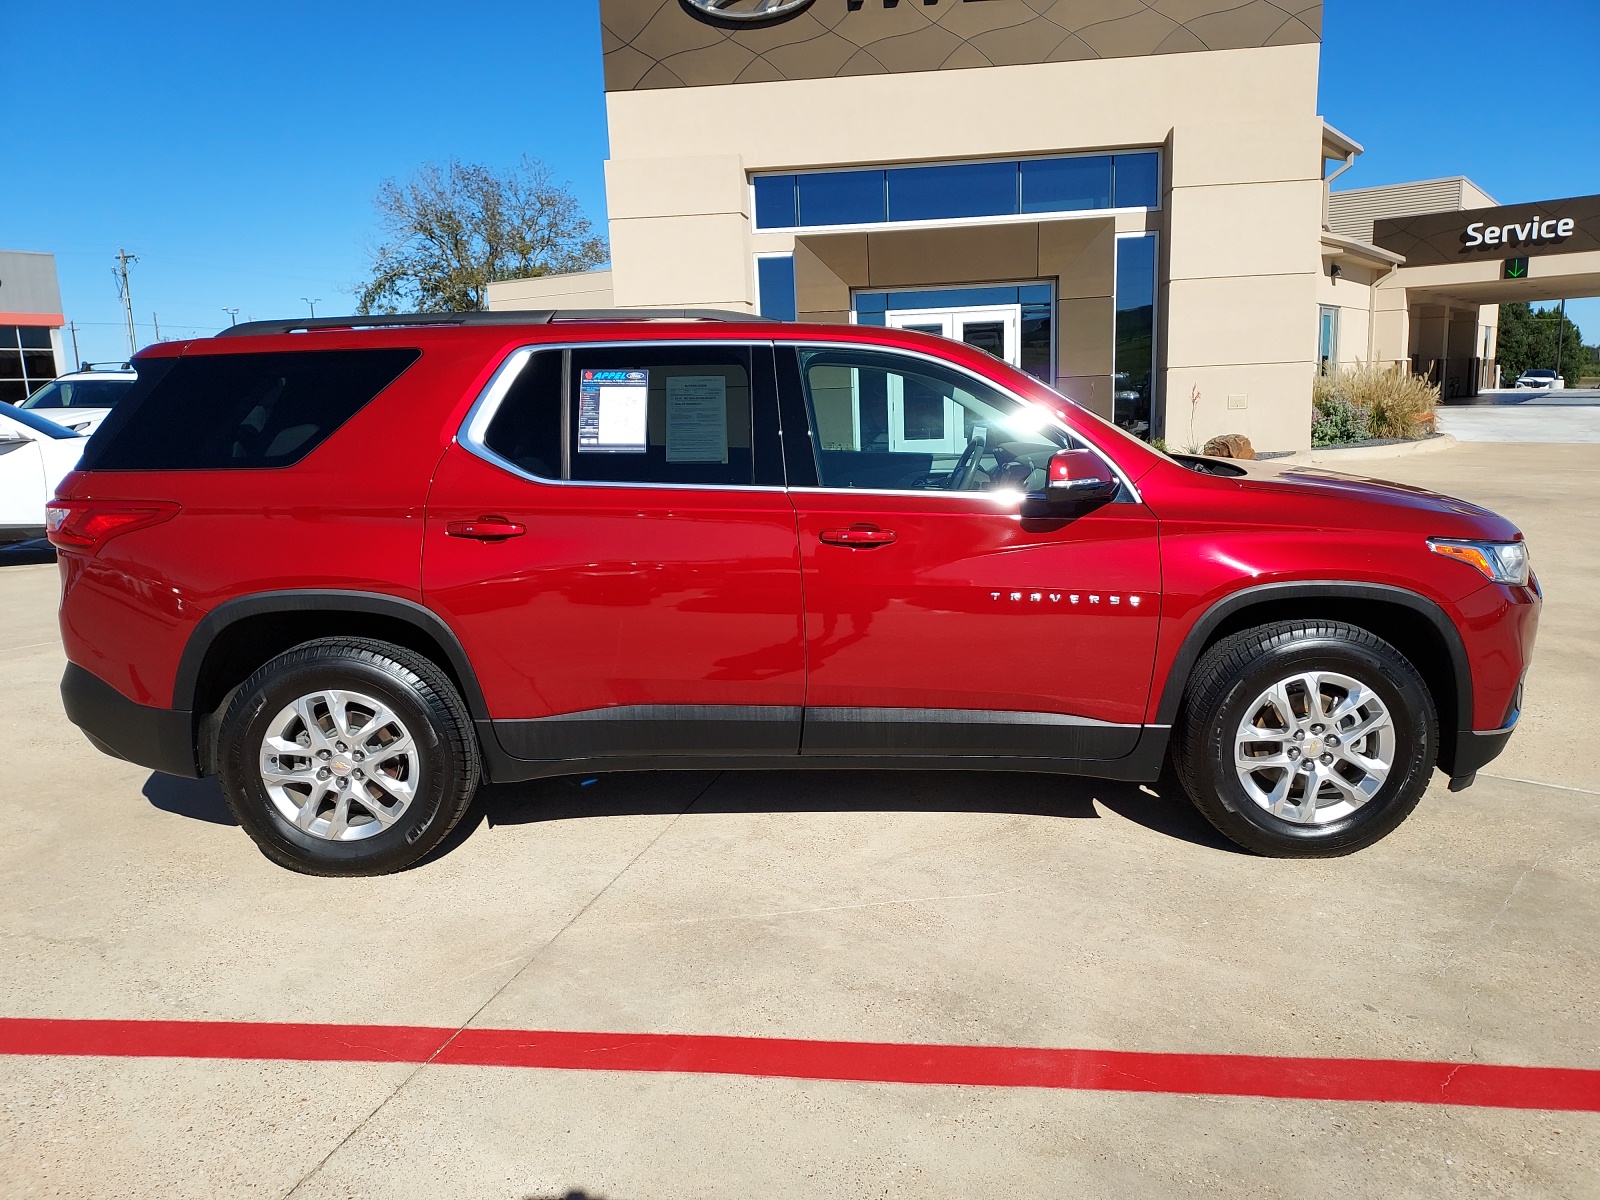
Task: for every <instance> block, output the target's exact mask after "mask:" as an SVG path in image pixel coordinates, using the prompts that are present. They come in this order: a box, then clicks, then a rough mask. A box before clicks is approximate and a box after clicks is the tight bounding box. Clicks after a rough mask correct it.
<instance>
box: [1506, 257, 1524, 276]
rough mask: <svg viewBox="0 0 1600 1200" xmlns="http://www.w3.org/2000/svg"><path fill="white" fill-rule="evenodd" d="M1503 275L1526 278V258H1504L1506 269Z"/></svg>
mask: <svg viewBox="0 0 1600 1200" xmlns="http://www.w3.org/2000/svg"><path fill="white" fill-rule="evenodd" d="M1503 277H1504V278H1506V279H1526V278H1527V277H1528V260H1527V259H1525V258H1508V259H1506V270H1505V275H1504V276H1503Z"/></svg>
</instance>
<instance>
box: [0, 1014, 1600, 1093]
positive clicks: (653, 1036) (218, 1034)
mask: <svg viewBox="0 0 1600 1200" xmlns="http://www.w3.org/2000/svg"><path fill="white" fill-rule="evenodd" d="M0 1054H21V1055H101V1056H107V1057H167V1058H209V1059H290V1060H299V1061H306V1062H408V1063H422V1062H430V1061H431V1062H434V1063H437V1064H440V1065H449V1066H484V1067H523V1068H543V1069H549V1070H566V1071H573V1070H577V1071H647V1072H676V1073H683V1074H710V1075H751V1076H762V1077H782V1078H790V1079H828V1080H841V1081H848V1082H859V1083H910V1084H945V1085H950V1084H965V1085H970V1086H977V1087H1023V1088H1070V1089H1079V1090H1089V1091H1113V1092H1163V1093H1176V1094H1183V1095H1200V1096H1260V1097H1269V1098H1274V1099H1292V1100H1354V1101H1363V1102H1367V1103H1411V1104H1450V1105H1469V1106H1475V1107H1482V1108H1530V1109H1550V1110H1559V1111H1569V1112H1600V1071H1596V1070H1584V1069H1577V1068H1565V1067H1515V1066H1493V1065H1487V1064H1483V1063H1452V1062H1427V1061H1415V1060H1409V1059H1360V1058H1285V1057H1269V1056H1258V1055H1246V1054H1159V1053H1146V1052H1140V1051H1124V1050H1067V1049H1048V1048H1030V1047H1020V1046H1018V1047H1014V1046H940V1045H923V1044H919V1043H901V1042H892V1043H879V1042H824V1041H805V1040H799V1039H789V1038H746V1037H715V1036H706V1035H701V1034H676V1033H585V1032H570V1031H558V1030H522V1029H466V1030H461V1031H460V1032H457V1031H455V1030H452V1029H444V1028H429V1027H424V1026H407V1025H292V1024H265V1023H251V1022H232V1021H71V1020H38V1019H27V1018H0Z"/></svg>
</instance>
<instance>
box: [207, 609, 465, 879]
mask: <svg viewBox="0 0 1600 1200" xmlns="http://www.w3.org/2000/svg"><path fill="white" fill-rule="evenodd" d="M324 690H337V691H348V692H357V693H360V694H362V695H365V696H368V697H370V698H372V699H374V700H378V701H382V703H383V704H385V705H387V706H388V707H389V709H390V710H391V711H392V713H393V714H394V716H396V717H397V718H398V719H399V721H400V722H401V723H402V724H403V726H404V728H405V730H406V731H407V732H409V734H410V737H411V741H412V743H413V744H414V746H415V748H416V754H415V757H414V758H413V759H410V760H408V761H407V763H406V767H407V770H408V777H409V771H410V770H411V769H413V768H414V769H415V776H414V780H413V783H414V787H415V791H414V794H413V795H412V797H411V799H410V802H409V804H408V805H406V806H405V807H404V808H403V809H401V810H400V811H399V815H398V816H396V817H394V818H393V823H392V824H390V825H389V826H388V827H387V828H383V829H382V830H381V832H376V833H374V834H372V835H371V836H366V837H362V838H360V839H359V840H353V841H341V840H329V839H328V838H327V837H319V836H316V835H315V834H314V833H311V832H307V831H306V830H305V829H302V828H300V827H299V825H297V823H296V822H295V821H293V820H291V819H290V818H289V817H288V816H286V815H285V814H284V813H283V812H281V811H280V810H279V807H278V803H277V802H275V801H274V799H273V797H272V796H271V795H269V792H268V786H267V783H266V781H265V780H264V779H263V775H262V768H261V755H262V746H263V740H264V738H265V737H266V736H267V734H268V732H269V728H270V727H271V725H272V724H273V722H274V721H275V720H276V719H277V718H278V717H279V715H280V714H281V713H282V712H283V710H284V709H285V708H286V707H287V706H289V705H291V704H293V703H294V702H295V701H296V700H297V699H299V698H301V697H304V696H309V695H312V694H314V693H317V692H319V691H324ZM351 727H352V728H355V726H354V722H353V720H352V722H351ZM358 732H360V730H358ZM373 757H374V759H376V758H377V755H376V754H374V755H373ZM217 760H218V762H219V764H220V766H221V775H222V789H223V793H224V794H225V795H226V797H227V800H228V807H229V808H231V809H232V810H233V814H234V816H235V817H237V818H238V820H239V824H241V825H243V826H244V828H245V832H247V833H248V834H249V835H250V836H251V838H253V839H254V840H255V843H256V845H257V846H259V847H260V848H261V852H262V853H263V854H265V855H266V856H267V857H268V858H270V859H271V860H272V861H273V862H275V863H277V864H278V865H279V866H282V867H288V868H289V869H290V870H291V871H299V872H301V873H303V874H306V875H323V876H353V875H386V874H389V873H390V872H393V871H399V870H403V869H404V868H406V867H408V866H410V865H411V864H413V863H415V862H417V861H418V860H419V859H421V858H423V857H425V856H426V855H427V854H428V853H429V852H430V851H432V850H433V849H434V848H435V847H437V846H438V845H439V843H440V842H442V841H443V840H444V839H445V838H446V837H448V836H449V834H450V831H451V830H452V829H453V828H454V827H455V825H456V823H457V822H459V821H460V820H461V818H462V816H463V815H464V814H465V813H466V811H467V808H468V807H469V806H470V805H471V803H472V797H473V794H474V793H475V792H476V791H477V787H478V778H479V773H480V767H479V757H478V742H477V737H476V734H475V731H474V728H473V723H472V716H471V714H470V713H469V712H468V711H467V707H466V705H465V704H464V703H463V702H462V700H461V697H460V695H459V694H458V693H457V692H456V689H455V687H454V686H453V685H452V684H451V682H450V680H449V678H448V677H447V676H446V675H445V674H444V672H443V671H441V670H440V669H439V668H438V667H437V666H435V665H434V664H433V663H432V662H430V661H428V659H426V658H424V657H423V656H422V655H420V654H416V653H414V652H413V651H410V650H406V649H403V648H401V647H399V646H394V645H390V644H389V643H387V642H378V641H369V640H366V639H363V638H322V639H319V640H317V641H314V642H307V643H305V644H304V645H301V646H296V647H295V648H294V649H293V650H289V651H287V652H285V653H283V654H280V655H279V656H278V657H277V658H274V659H273V660H272V661H271V662H269V663H267V664H266V665H265V666H263V667H261V668H260V669H259V670H258V671H256V673H255V674H253V675H252V676H250V678H249V679H247V680H245V682H244V683H243V684H242V685H241V686H240V688H239V690H238V692H237V693H236V694H235V695H234V698H233V701H232V703H230V704H229V705H228V711H227V713H226V714H225V715H224V716H223V718H222V724H221V729H220V733H219V741H218V747H217ZM274 761H276V760H274ZM339 765H340V767H341V768H342V769H348V768H349V766H350V764H349V763H346V762H344V761H343V758H342V756H341V762H340V764H339ZM357 777H358V778H359V777H360V773H359V771H358V772H357ZM350 782H351V781H350V780H348V779H346V780H345V786H349V784H350ZM281 790H282V792H283V794H284V795H287V796H290V797H293V796H297V795H299V793H295V792H289V791H288V790H287V789H281ZM352 794H353V793H352ZM374 794H378V795H381V794H382V793H381V789H380V790H378V791H375V792H374ZM346 807H347V811H349V812H351V813H353V814H354V816H353V820H354V821H356V822H360V823H363V827H364V826H365V824H366V823H370V822H372V821H373V820H375V818H373V817H372V816H371V814H370V812H368V811H366V810H363V809H362V808H361V806H360V804H358V803H357V804H347V806H346ZM368 807H369V809H370V805H369V806H368ZM325 809H326V810H327V811H331V808H330V807H328V806H326V805H325ZM380 824H381V823H380ZM313 827H314V824H313Z"/></svg>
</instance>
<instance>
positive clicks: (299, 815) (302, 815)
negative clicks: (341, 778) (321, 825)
mask: <svg viewBox="0 0 1600 1200" xmlns="http://www.w3.org/2000/svg"><path fill="white" fill-rule="evenodd" d="M327 794H328V788H327V786H326V785H324V784H321V783H316V784H313V785H312V788H311V792H310V794H308V795H307V796H306V798H305V800H304V801H302V802H301V804H300V805H299V806H298V807H297V809H296V810H295V814H294V823H295V824H296V825H298V826H299V827H300V828H301V829H304V830H305V831H306V832H307V833H310V832H311V826H312V825H313V824H314V823H315V822H316V819H317V811H318V810H319V809H320V808H321V807H322V801H323V800H324V799H325V798H326V797H327Z"/></svg>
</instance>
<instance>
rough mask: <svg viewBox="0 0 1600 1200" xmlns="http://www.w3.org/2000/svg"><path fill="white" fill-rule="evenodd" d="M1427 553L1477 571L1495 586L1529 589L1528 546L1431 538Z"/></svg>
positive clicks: (1463, 539) (1462, 539) (1522, 543)
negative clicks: (1449, 559)
mask: <svg viewBox="0 0 1600 1200" xmlns="http://www.w3.org/2000/svg"><path fill="white" fill-rule="evenodd" d="M1428 549H1430V550H1432V551H1433V552H1434V553H1435V554H1442V555H1444V556H1445V557H1446V558H1456V559H1460V560H1461V561H1462V562H1464V563H1470V564H1471V565H1472V566H1474V567H1477V568H1478V570H1480V571H1482V572H1483V573H1484V574H1485V575H1487V576H1488V577H1489V578H1490V579H1492V580H1494V581H1495V582H1496V583H1514V584H1516V585H1517V586H1518V587H1527V586H1528V578H1529V575H1530V571H1529V561H1528V543H1527V542H1474V541H1470V540H1468V539H1466V538H1429V539H1428Z"/></svg>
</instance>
